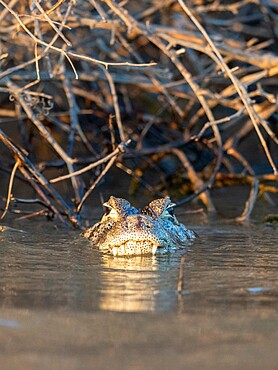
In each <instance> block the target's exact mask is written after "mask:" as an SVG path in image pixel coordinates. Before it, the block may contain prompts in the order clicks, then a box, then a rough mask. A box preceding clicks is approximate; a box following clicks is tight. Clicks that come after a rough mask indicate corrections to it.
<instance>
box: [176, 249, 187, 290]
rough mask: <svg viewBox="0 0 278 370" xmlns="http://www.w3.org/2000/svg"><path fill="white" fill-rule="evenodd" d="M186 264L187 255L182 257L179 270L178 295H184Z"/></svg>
mask: <svg viewBox="0 0 278 370" xmlns="http://www.w3.org/2000/svg"><path fill="white" fill-rule="evenodd" d="M184 263H185V254H183V255H182V257H181V261H180V268H179V277H178V284H177V292H178V294H182V293H183V291H184Z"/></svg>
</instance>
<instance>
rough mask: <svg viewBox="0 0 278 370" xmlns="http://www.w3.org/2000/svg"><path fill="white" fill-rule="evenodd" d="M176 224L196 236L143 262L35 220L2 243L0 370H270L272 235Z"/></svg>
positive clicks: (277, 263)
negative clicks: (118, 255) (179, 247)
mask: <svg viewBox="0 0 278 370" xmlns="http://www.w3.org/2000/svg"><path fill="white" fill-rule="evenodd" d="M181 212H182V211H181V210H179V211H178V213H181ZM258 214H260V211H258ZM179 219H180V220H181V221H184V222H185V223H186V224H189V223H191V227H192V228H193V229H194V230H195V231H196V232H197V233H198V234H199V236H200V238H199V239H198V240H197V241H196V242H194V244H192V245H191V246H189V247H188V249H186V250H179V251H177V252H176V253H174V254H171V255H164V256H155V257H144V258H140V257H135V258H116V257H112V256H108V255H102V254H101V253H100V252H99V251H98V250H95V249H94V248H92V246H91V245H90V243H89V242H88V241H87V240H83V239H82V238H81V237H79V235H78V233H76V232H73V231H66V230H62V231H61V230H56V229H55V227H54V226H53V225H52V224H45V223H44V222H43V223H39V222H33V221H32V223H30V222H29V223H28V225H25V227H24V231H20V228H17V230H14V229H9V230H6V231H5V232H3V233H1V234H0V360H1V369H13V368H15V369H19V368H20V369H37V368H38V367H40V368H41V369H107V368H112V369H114V368H115V369H123V368H124V369H125V368H126V369H130V368H131V369H146V368H150V369H170V368H171V369H172V368H174V369H184V368H185V367H186V368H194V369H195V368H197V369H198V368H201V369H215V368H226V369H241V368H242V369H261V368H262V367H263V366H264V368H267V369H277V368H278V367H277V366H278V365H277V364H278V352H277V339H278V253H277V252H278V231H277V228H275V227H273V226H268V225H265V224H264V223H262V222H260V221H261V220H260V218H258V220H255V221H253V222H252V223H250V224H248V225H239V224H237V223H235V222H229V221H227V220H223V218H217V217H214V218H213V219H211V220H209V219H207V218H206V217H204V216H203V215H202V214H200V215H199V214H196V215H195V216H194V217H192V216H189V215H183V214H179ZM13 226H14V225H13ZM183 254H185V262H184V266H183V272H184V286H183V287H184V290H183V293H182V294H181V295H178V294H177V291H176V289H177V280H178V273H179V268H180V261H181V256H182V255H183Z"/></svg>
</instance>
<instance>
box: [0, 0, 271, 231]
mask: <svg viewBox="0 0 278 370" xmlns="http://www.w3.org/2000/svg"><path fill="white" fill-rule="evenodd" d="M189 4H190V5H189ZM0 20H1V23H0V24H1V27H0V38H1V55H0V63H1V67H0V68H1V69H0V94H1V108H0V120H1V121H0V122H1V125H0V140H1V142H2V144H1V157H2V160H1V168H0V171H1V173H2V174H3V176H7V179H9V180H8V181H6V182H7V183H8V189H6V187H7V186H6V187H5V188H3V187H2V193H1V195H2V198H3V207H2V208H3V211H4V212H3V214H2V219H3V218H4V216H5V214H6V212H7V210H8V209H10V210H12V209H13V204H14V203H15V202H17V203H26V202H27V203H32V204H33V203H39V204H40V207H41V209H40V210H36V212H35V213H33V212H32V216H34V215H39V214H45V213H47V214H48V216H53V215H54V216H55V217H56V218H58V219H60V220H61V221H63V222H70V223H72V224H73V225H76V226H81V224H82V222H81V221H80V217H79V214H80V212H81V210H82V206H83V204H84V202H85V201H86V200H87V199H88V197H89V195H90V194H91V193H92V192H93V191H94V190H95V189H96V187H101V185H102V182H103V179H104V177H105V176H109V173H110V171H112V169H113V168H115V167H117V168H118V169H119V170H120V171H124V172H125V173H127V174H129V175H130V176H131V180H132V186H131V187H130V189H132V191H136V190H137V187H138V186H139V185H140V186H143V187H145V188H146V189H147V190H148V191H149V192H151V193H153V195H156V196H160V195H161V194H165V193H167V192H171V191H173V189H175V196H179V199H180V203H179V204H182V203H184V202H188V201H190V200H191V199H193V198H195V197H199V198H200V199H201V200H202V201H203V203H204V204H205V205H206V207H207V209H208V210H213V209H214V204H213V201H212V199H211V197H210V191H209V189H210V188H211V187H212V186H222V185H229V186H231V185H233V184H238V183H245V184H249V185H250V186H251V192H250V198H249V201H248V202H247V204H246V207H245V210H244V213H243V214H242V216H241V217H240V220H245V219H246V218H248V217H249V215H250V212H251V211H252V208H253V206H254V203H255V200H256V198H257V195H258V194H259V192H261V193H263V192H265V193H266V192H267V193H266V194H269V192H276V191H277V188H276V187H275V181H277V168H276V163H275V160H277V144H278V139H277V91H278V90H277V88H278V80H277V74H278V56H277V50H278V5H277V2H276V1H274V0H268V1H259V0H240V1H233V2H231V1H221V0H214V1H207V2H206V1H202V0H194V1H192V2H185V1H183V0H175V1H174V0H165V1H157V0H148V1H141V2H138V1H132V0H130V1H123V2H120V1H112V0H103V1H101V0H88V1H78V0H53V1H40V0H29V1H28V2H27V1H24V2H22V1H19V0H9V1H7V0H5V1H4V0H0ZM7 149H8V150H7ZM275 155H276V158H275ZM15 178H16V181H21V182H22V183H23V184H26V186H28V187H29V186H31V187H32V188H33V189H34V190H35V192H36V196H35V197H33V198H32V199H22V198H20V194H17V196H18V198H17V197H15V196H14V195H13V191H12V187H13V183H14V180H15ZM2 179H3V178H2ZM61 183H62V184H63V186H61V185H59V184H61ZM24 186H25V185H24ZM23 188H24V187H22V189H23ZM22 191H23V190H22ZM190 193H191V194H193V195H188V194H190ZM7 194H8V196H7ZM4 197H6V200H4ZM267 197H268V199H269V195H267ZM70 198H73V199H74V201H73V202H69V199H70ZM269 200H270V199H269ZM29 216H30V215H29Z"/></svg>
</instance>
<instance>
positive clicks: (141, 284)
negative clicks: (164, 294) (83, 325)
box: [99, 255, 159, 312]
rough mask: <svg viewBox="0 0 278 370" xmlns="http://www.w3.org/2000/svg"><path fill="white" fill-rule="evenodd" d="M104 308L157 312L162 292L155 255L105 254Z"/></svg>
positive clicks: (102, 293)
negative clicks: (117, 255) (160, 292)
mask: <svg viewBox="0 0 278 370" xmlns="http://www.w3.org/2000/svg"><path fill="white" fill-rule="evenodd" d="M102 261H103V270H102V271H101V280H102V289H101V297H100V302H99V307H100V309H103V310H111V311H131V312H136V311H154V310H155V308H156V296H157V295H158V294H159V279H158V262H157V259H156V257H154V256H145V257H133V258H132V257H131V258H116V257H112V256H108V255H104V256H103V259H102Z"/></svg>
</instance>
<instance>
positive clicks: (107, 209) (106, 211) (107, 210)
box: [105, 207, 111, 216]
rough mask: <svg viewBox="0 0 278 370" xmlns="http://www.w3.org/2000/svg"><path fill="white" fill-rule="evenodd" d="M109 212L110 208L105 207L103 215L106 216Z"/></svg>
mask: <svg viewBox="0 0 278 370" xmlns="http://www.w3.org/2000/svg"><path fill="white" fill-rule="evenodd" d="M110 212H111V208H108V207H105V215H106V216H108V215H109V213H110Z"/></svg>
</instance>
